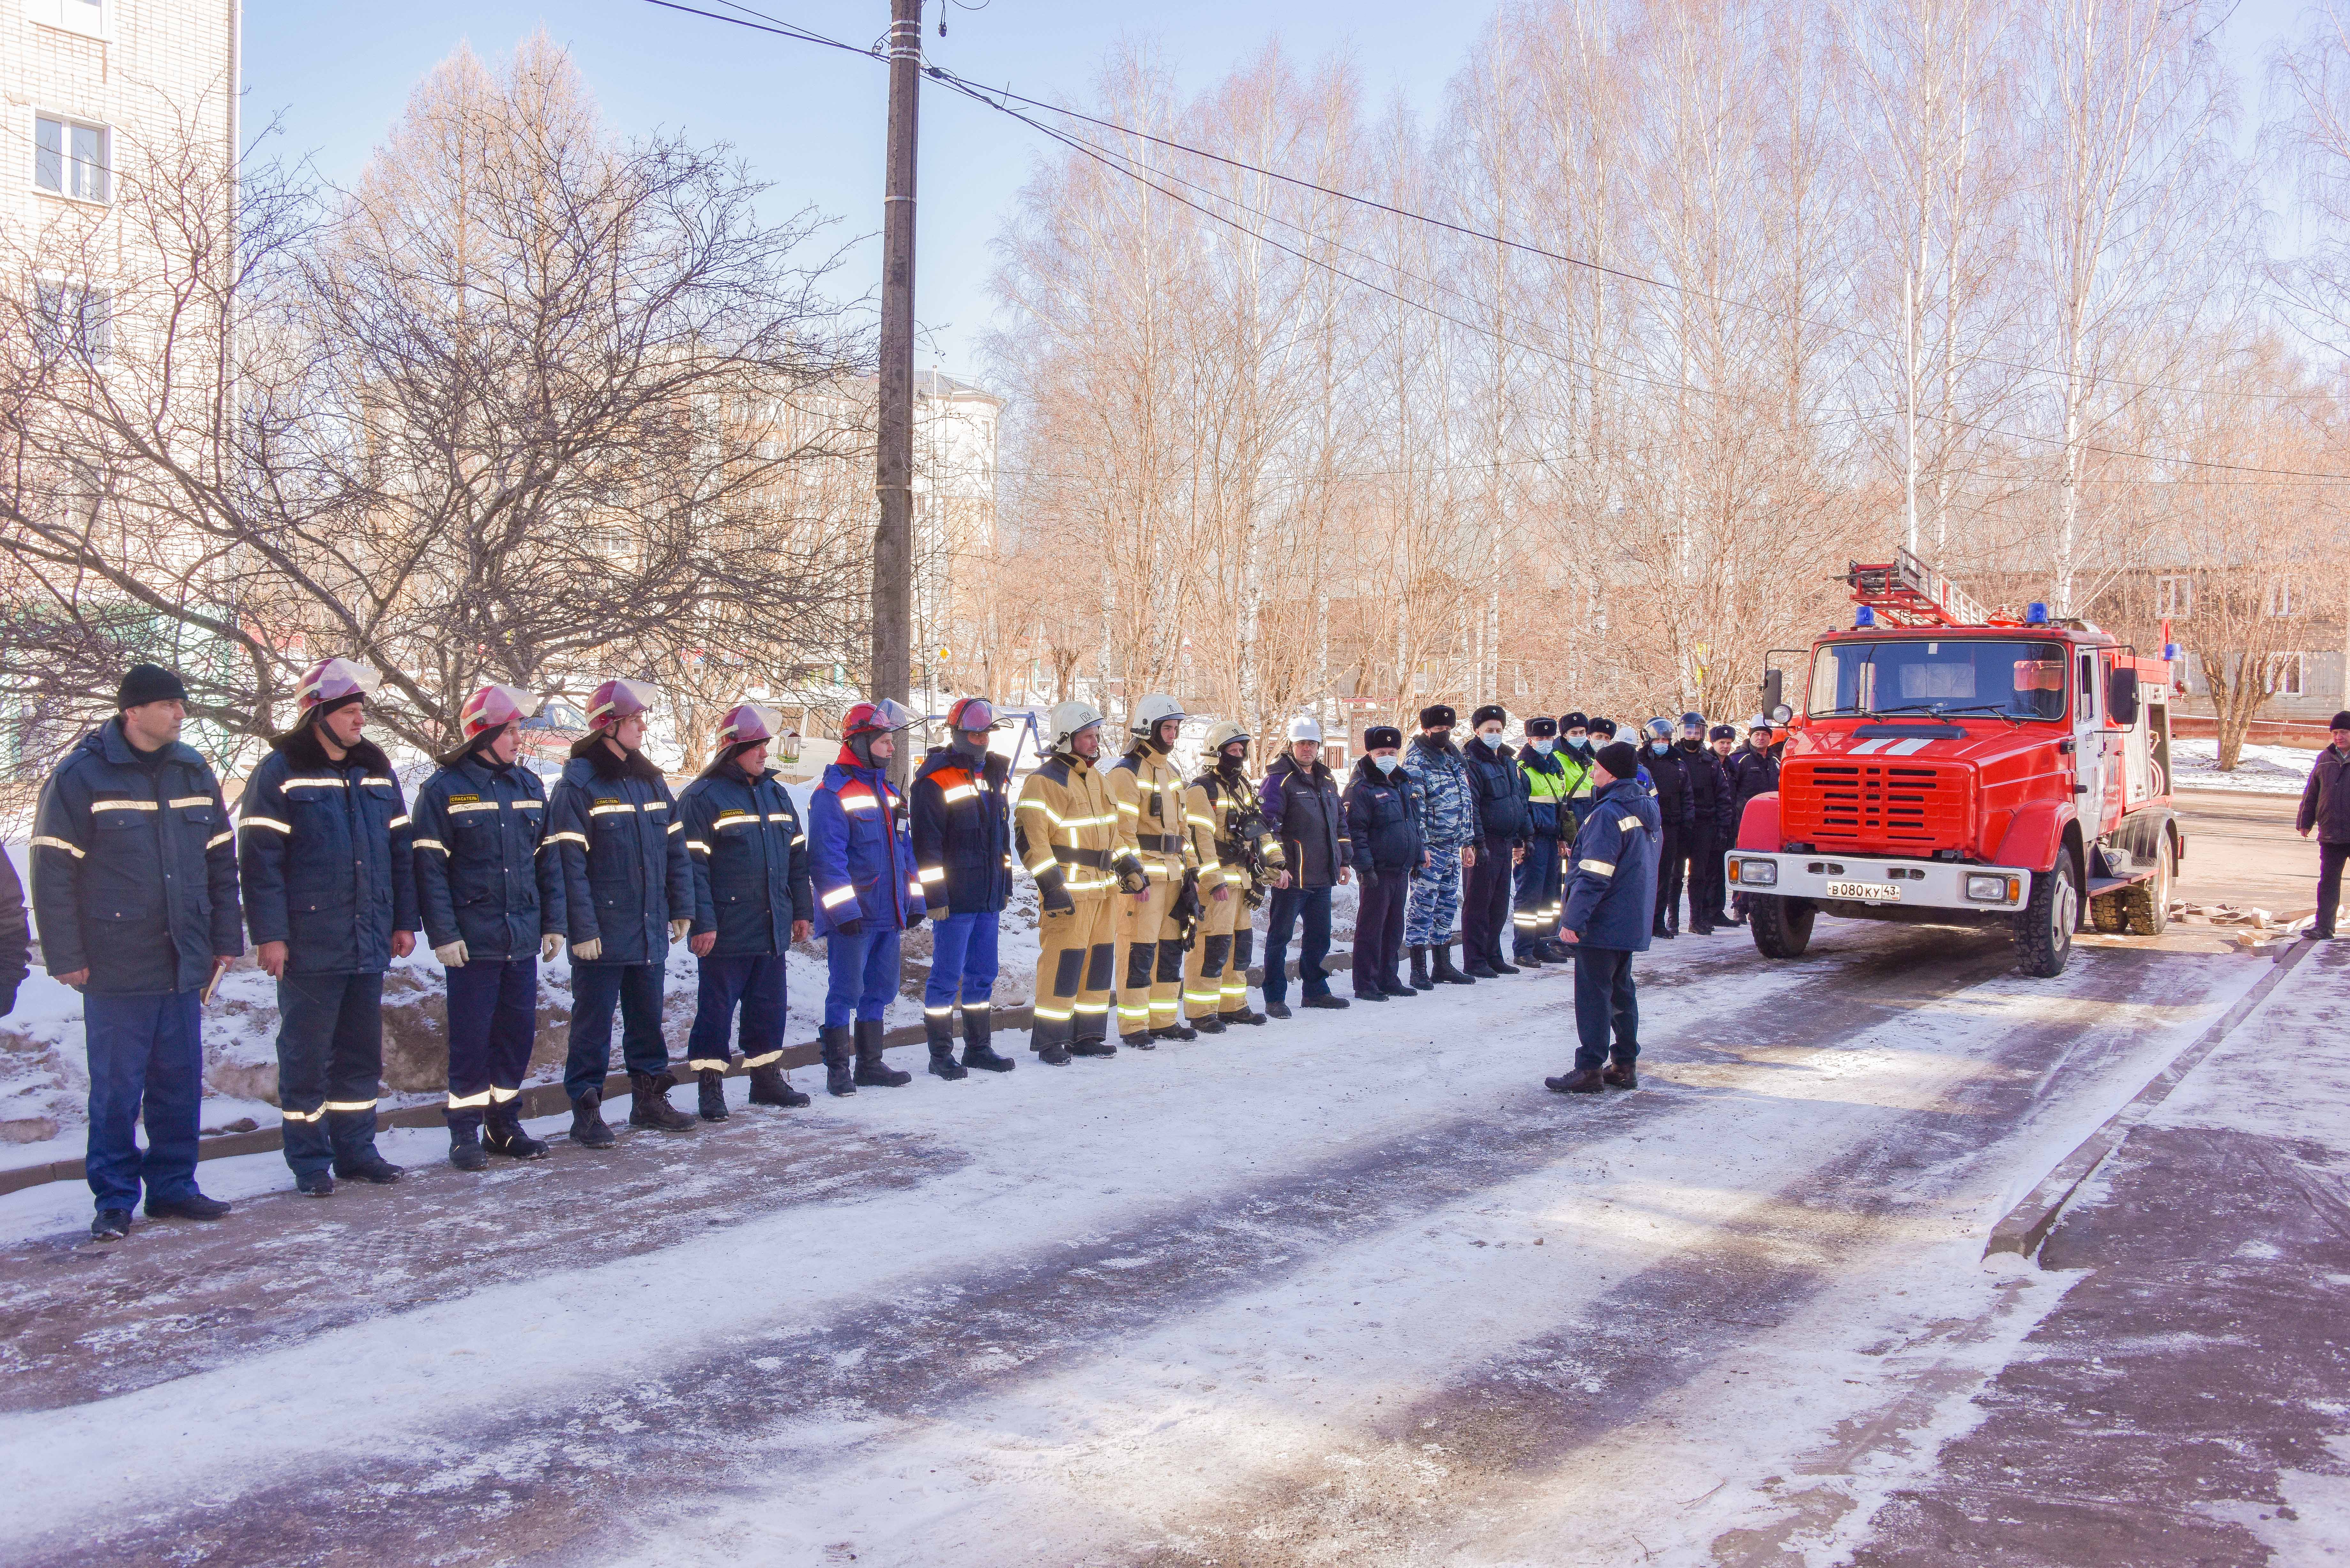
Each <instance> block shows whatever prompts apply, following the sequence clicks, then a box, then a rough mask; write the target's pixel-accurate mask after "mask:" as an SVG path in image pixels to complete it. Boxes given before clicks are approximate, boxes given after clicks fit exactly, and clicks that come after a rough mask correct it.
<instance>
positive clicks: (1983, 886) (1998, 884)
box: [1967, 877, 2012, 904]
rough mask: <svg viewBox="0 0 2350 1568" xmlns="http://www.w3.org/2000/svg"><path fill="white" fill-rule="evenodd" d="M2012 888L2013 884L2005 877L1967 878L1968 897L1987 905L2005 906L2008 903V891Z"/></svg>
mask: <svg viewBox="0 0 2350 1568" xmlns="http://www.w3.org/2000/svg"><path fill="white" fill-rule="evenodd" d="M2011 886H2012V883H2011V882H2010V881H2009V880H2008V878H2006V877H1968V878H1967V897H1968V898H1975V899H1979V900H1981V902H1983V903H1986V904H2004V903H2006V902H2007V901H2008V891H2007V890H2008V888H2010V887H2011Z"/></svg>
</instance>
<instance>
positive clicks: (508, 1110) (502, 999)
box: [414, 686, 563, 1170]
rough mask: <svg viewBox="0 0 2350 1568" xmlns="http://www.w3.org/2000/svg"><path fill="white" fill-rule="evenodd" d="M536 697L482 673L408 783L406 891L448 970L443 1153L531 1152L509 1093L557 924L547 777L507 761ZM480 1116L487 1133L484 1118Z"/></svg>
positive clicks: (525, 1067)
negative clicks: (411, 790) (411, 851)
mask: <svg viewBox="0 0 2350 1568" xmlns="http://www.w3.org/2000/svg"><path fill="white" fill-rule="evenodd" d="M537 711H538V699H537V698H536V697H534V696H532V695H531V694H530V693H529V692H527V691H521V690H519V689H518V688H515V687H513V686H484V687H483V688H482V689H481V690H480V691H476V692H474V693H473V695H472V696H471V697H468V698H467V699H465V705H464V707H463V709H461V710H459V711H458V714H457V723H458V728H459V729H460V730H462V731H463V733H464V736H465V743H464V744H463V746H461V747H459V748H458V749H457V750H456V751H454V752H452V753H450V754H449V755H447V756H445V757H443V758H442V759H441V770H440V772H438V773H436V774H433V775H432V777H431V778H429V779H427V780H425V781H424V787H423V788H422V789H420V790H418V791H417V792H416V811H415V816H416V829H415V832H416V836H415V839H414V847H415V851H416V898H417V904H418V907H419V909H420V910H421V913H422V915H423V917H424V940H427V941H429V942H431V943H432V956H433V957H434V958H437V959H439V960H440V961H441V965H442V969H444V970H445V971H447V972H448V985H449V1106H448V1110H447V1113H446V1115H447V1117H448V1122H449V1163H450V1164H451V1165H453V1166H455V1167H456V1168H458V1169H459V1170H479V1169H481V1168H483V1167H484V1165H486V1164H487V1163H488V1161H487V1160H486V1159H485V1158H484V1157H483V1145H484V1142H486V1143H487V1145H488V1147H489V1152H490V1153H492V1154H500V1155H504V1156H506V1157H507V1158H513V1159H536V1158H539V1157H540V1156H541V1155H543V1154H545V1153H546V1144H545V1143H544V1142H542V1141H540V1140H539V1139H537V1138H535V1137H531V1136H530V1134H528V1133H527V1132H525V1131H524V1130H523V1126H522V1115H521V1112H520V1111H519V1110H518V1109H517V1108H516V1106H515V1101H516V1100H517V1099H518V1098H519V1097H520V1096H521V1094H522V1081H523V1077H524V1075H525V1074H527V1073H528V1072H529V1071H530V1048H531V1046H532V1044H535V1043H536V1040H537V1038H538V965H539V961H540V960H541V959H543V958H546V959H551V958H553V957H554V956H555V953H556V948H557V947H559V946H560V945H561V943H562V940H563V938H562V936H561V932H562V930H563V869H562V867H561V866H560V865H559V864H557V861H556V856H555V855H554V854H553V853H552V852H550V851H549V850H548V849H547V847H546V786H545V785H543V784H540V783H539V780H538V774H536V773H533V772H532V771H531V770H530V769H528V768H526V767H521V766H518V765H516V763H515V756H516V753H517V751H518V748H519V744H520V740H521V736H520V726H521V723H522V721H523V720H525V719H527V718H529V717H530V716H531V715H532V714H533V713H536V712H537ZM484 1122H487V1124H488V1128H489V1130H488V1133H487V1136H486V1138H485V1137H484V1133H483V1124H484Z"/></svg>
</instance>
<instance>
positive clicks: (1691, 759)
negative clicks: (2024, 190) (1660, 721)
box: [1675, 741, 1731, 844]
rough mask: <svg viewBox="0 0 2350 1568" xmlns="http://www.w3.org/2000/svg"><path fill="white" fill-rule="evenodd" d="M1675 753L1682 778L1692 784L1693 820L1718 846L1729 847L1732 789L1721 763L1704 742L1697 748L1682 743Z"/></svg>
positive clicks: (1691, 808) (1697, 744)
mask: <svg viewBox="0 0 2350 1568" xmlns="http://www.w3.org/2000/svg"><path fill="white" fill-rule="evenodd" d="M1675 749H1676V750H1678V751H1679V753H1680V754H1681V777H1682V778H1684V779H1686V780H1687V781H1688V782H1689V793H1690V814H1691V820H1692V821H1693V823H1694V824H1695V826H1697V827H1698V828H1699V829H1700V830H1701V831H1709V832H1711V834H1712V835H1713V836H1714V838H1715V840H1716V841H1717V842H1720V843H1725V844H1726V843H1728V842H1729V838H1730V832H1731V818H1730V807H1731V783H1730V774H1729V773H1728V772H1727V771H1726V770H1725V769H1724V768H1723V767H1722V765H1721V758H1720V757H1717V756H1715V755H1714V754H1713V748H1712V747H1711V746H1709V745H1707V744H1706V743H1705V742H1702V741H1700V742H1696V743H1695V744H1694V745H1692V744H1691V743H1690V742H1687V741H1683V742H1680V744H1679V746H1678V747H1676V748H1675Z"/></svg>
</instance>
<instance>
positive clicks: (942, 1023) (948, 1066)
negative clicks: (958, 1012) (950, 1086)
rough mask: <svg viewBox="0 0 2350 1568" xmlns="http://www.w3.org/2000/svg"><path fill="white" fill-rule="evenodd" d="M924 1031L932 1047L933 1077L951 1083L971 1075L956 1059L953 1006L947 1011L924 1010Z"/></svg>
mask: <svg viewBox="0 0 2350 1568" xmlns="http://www.w3.org/2000/svg"><path fill="white" fill-rule="evenodd" d="M922 1033H923V1034H924V1035H925V1036H926V1037H927V1039H928V1043H929V1044H930V1047H931V1076H932V1077H936V1078H944V1079H946V1080H948V1081H949V1082H950V1083H951V1082H952V1081H953V1080H955V1079H957V1078H968V1077H970V1076H971V1074H970V1072H969V1071H968V1070H967V1069H966V1068H965V1067H964V1066H963V1064H962V1063H960V1062H958V1061H956V1060H955V1054H954V1012H953V1010H952V1009H949V1010H948V1011H946V1012H940V1013H932V1012H924V1013H923V1014H922Z"/></svg>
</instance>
